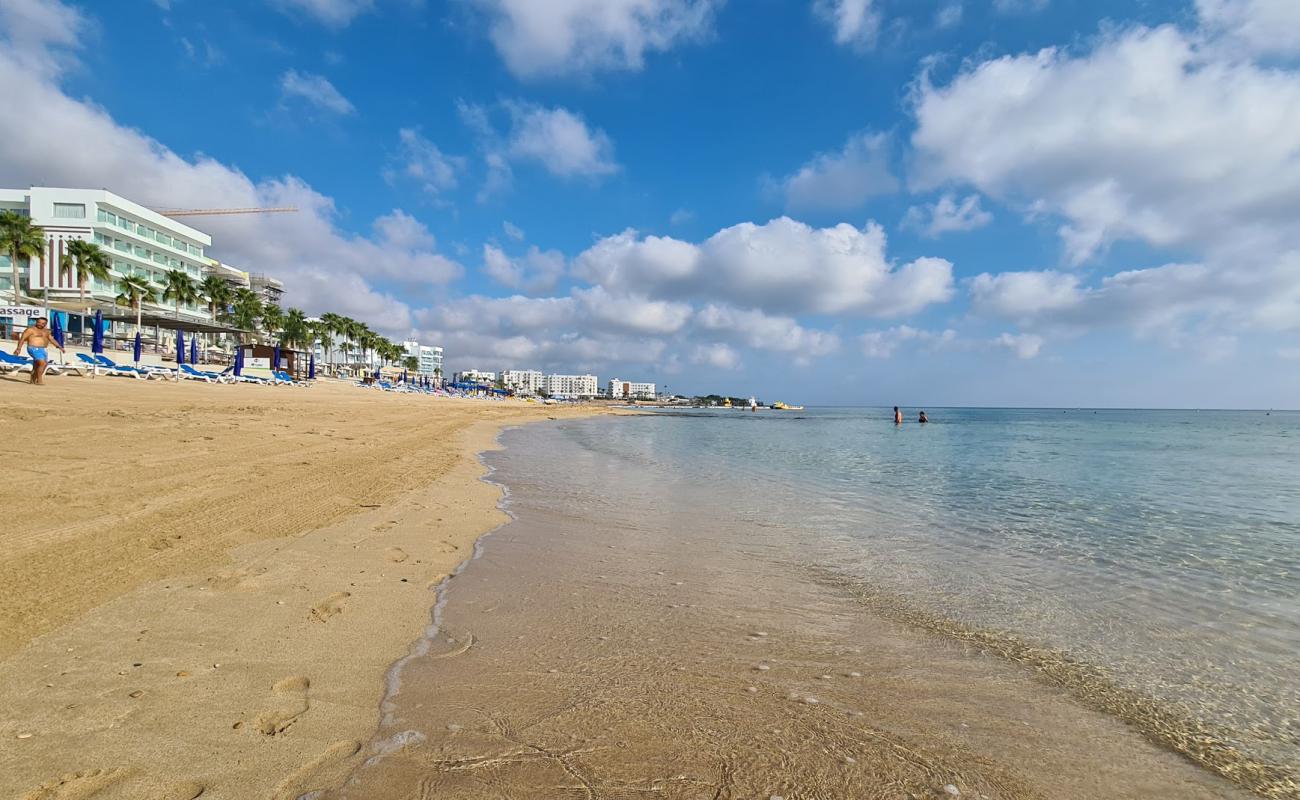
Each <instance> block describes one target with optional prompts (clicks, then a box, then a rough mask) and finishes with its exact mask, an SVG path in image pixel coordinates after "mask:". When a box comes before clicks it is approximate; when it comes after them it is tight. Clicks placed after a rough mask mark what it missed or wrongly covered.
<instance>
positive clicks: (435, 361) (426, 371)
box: [402, 340, 442, 375]
mask: <svg viewBox="0 0 1300 800" xmlns="http://www.w3.org/2000/svg"><path fill="white" fill-rule="evenodd" d="M402 347H404V348H405V349H406V355H408V356H411V357H414V358H416V359H418V360H419V362H420V366H419V368H418V369H417V370H416V374H418V375H435V374H442V348H441V347H429V346H428V345H422V344H420V343H419V342H417V341H414V340H407V341H405V342H402Z"/></svg>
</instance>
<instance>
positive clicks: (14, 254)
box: [9, 248, 22, 305]
mask: <svg viewBox="0 0 1300 800" xmlns="http://www.w3.org/2000/svg"><path fill="white" fill-rule="evenodd" d="M9 264H10V266H12V267H13V272H14V305H18V304H19V303H21V302H22V300H21V299H20V298H19V296H18V248H14V249H13V250H10V251H9Z"/></svg>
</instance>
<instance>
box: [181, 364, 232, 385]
mask: <svg viewBox="0 0 1300 800" xmlns="http://www.w3.org/2000/svg"><path fill="white" fill-rule="evenodd" d="M180 376H181V377H182V378H187V379H189V380H192V381H203V382H204V383H225V382H226V376H225V375H224V374H223V373H220V372H208V371H206V370H201V369H195V368H194V367H191V366H190V365H189V364H181V368H180Z"/></svg>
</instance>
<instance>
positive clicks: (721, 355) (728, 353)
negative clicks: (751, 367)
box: [691, 342, 740, 369]
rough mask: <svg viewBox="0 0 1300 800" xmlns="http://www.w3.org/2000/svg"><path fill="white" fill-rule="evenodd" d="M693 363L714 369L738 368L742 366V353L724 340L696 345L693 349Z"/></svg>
mask: <svg viewBox="0 0 1300 800" xmlns="http://www.w3.org/2000/svg"><path fill="white" fill-rule="evenodd" d="M691 363H692V364H700V365H702V366H706V367H713V368H714V369H736V368H738V367H739V366H740V353H737V352H736V349H735V348H734V347H731V346H730V345H727V344H723V343H722V342H715V343H714V344H701V345H696V346H695V348H694V349H692V350H691Z"/></svg>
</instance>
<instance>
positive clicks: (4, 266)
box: [0, 186, 212, 321]
mask: <svg viewBox="0 0 1300 800" xmlns="http://www.w3.org/2000/svg"><path fill="white" fill-rule="evenodd" d="M0 210H6V211H17V212H19V213H21V214H26V215H27V216H29V217H31V220H32V224H33V225H36V226H38V227H40V228H41V229H42V230H43V231H44V232H45V253H44V256H43V257H42V258H36V259H30V260H29V263H28V265H27V268H26V269H25V270H23V271H22V272H20V273H19V281H20V283H21V285H20V286H19V289H20V290H21V291H23V292H30V291H46V292H48V293H49V299H50V300H52V301H73V302H79V301H80V298H81V292H80V290H79V289H78V287H77V276H76V274H75V270H74V271H73V272H70V273H64V274H63V275H60V274H59V263H60V261H61V260H62V258H63V256H64V255H65V254H66V253H67V248H68V243H69V242H71V241H73V240H75V239H82V240H85V241H89V242H94V243H95V244H97V245H99V246H100V248H101V249H102V250H103V251H104V253H105V255H107V256H108V257H109V260H110V261H111V263H112V271H111V274H110V276H109V279H108V280H107V281H98V280H93V279H92V280H90V281H87V283H86V300H87V302H88V304H92V305H103V304H109V305H111V304H112V303H113V301H114V298H116V297H117V287H116V283H117V279H118V278H122V277H126V276H127V275H138V276H140V277H142V278H145V279H146V280H148V281H149V282H150V283H151V284H152V285H153V287H154V288H155V289H156V290H157V291H158V294H159V302H158V303H157V304H146V310H166V311H168V312H172V313H174V311H175V307H174V306H172V305H171V304H169V303H166V302H164V301H163V300H162V298H161V294H162V284H163V276H164V275H165V274H166V273H167V272H168V271H170V270H174V269H176V270H181V271H182V272H184V273H186V274H187V275H189V276H190V277H191V278H193V279H194V280H196V281H198V280H201V279H202V278H203V275H204V271H205V269H206V268H208V266H209V264H210V259H208V258H206V257H205V256H204V251H205V250H206V249H207V248H208V247H211V246H212V237H211V236H209V235H208V234H206V233H204V232H202V231H200V230H196V229H195V228H191V227H190V226H188V225H186V224H184V223H181V222H177V221H176V220H174V219H171V218H169V217H165V216H163V215H162V214H159V213H158V212H156V211H153V210H151V209H148V208H145V207H144V206H142V205H139V204H137V203H133V202H131V201H130V200H127V199H126V198H124V197H119V196H118V195H115V194H113V193H112V192H110V191H107V190H104V189H56V188H50V187H45V186H33V187H31V188H30V189H0ZM11 275H12V267H11V265H10V263H9V256H8V254H0V295H3V296H4V297H5V298H6V299H9V298H10V297H12V292H13V288H12V286H11V285H10V284H11V282H12V277H11ZM181 315H182V318H186V317H188V318H191V319H192V320H196V321H210V320H211V315H209V314H208V308H207V304H206V303H205V302H202V301H200V302H198V303H192V304H186V305H182V306H181Z"/></svg>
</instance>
